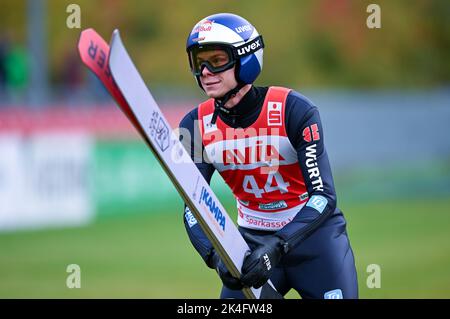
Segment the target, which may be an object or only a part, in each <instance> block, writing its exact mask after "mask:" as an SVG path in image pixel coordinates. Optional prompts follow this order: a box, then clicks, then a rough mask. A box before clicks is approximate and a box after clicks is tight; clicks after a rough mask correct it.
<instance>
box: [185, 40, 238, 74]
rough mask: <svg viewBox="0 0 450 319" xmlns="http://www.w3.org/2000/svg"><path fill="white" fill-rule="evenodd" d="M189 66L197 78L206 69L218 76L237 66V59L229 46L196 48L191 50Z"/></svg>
mask: <svg viewBox="0 0 450 319" xmlns="http://www.w3.org/2000/svg"><path fill="white" fill-rule="evenodd" d="M189 64H190V66H191V71H192V73H194V75H195V76H200V75H201V74H202V72H203V69H204V68H205V67H206V68H207V69H208V70H209V71H210V72H211V73H214V74H216V73H220V72H223V71H226V70H229V69H231V68H232V67H233V66H234V65H235V64H236V58H235V56H234V52H233V49H232V48H231V47H229V46H225V45H204V46H196V47H193V48H192V49H190V50H189Z"/></svg>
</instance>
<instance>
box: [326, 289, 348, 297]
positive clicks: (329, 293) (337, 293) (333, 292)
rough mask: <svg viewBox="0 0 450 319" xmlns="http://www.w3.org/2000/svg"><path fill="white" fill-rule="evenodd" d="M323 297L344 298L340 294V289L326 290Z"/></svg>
mask: <svg viewBox="0 0 450 319" xmlns="http://www.w3.org/2000/svg"><path fill="white" fill-rule="evenodd" d="M323 298H324V299H344V296H343V295H342V290H341V289H334V290H330V291H327V292H326V293H324V295H323Z"/></svg>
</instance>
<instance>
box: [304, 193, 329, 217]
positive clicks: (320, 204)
mask: <svg viewBox="0 0 450 319" xmlns="http://www.w3.org/2000/svg"><path fill="white" fill-rule="evenodd" d="M327 204H328V200H327V199H326V198H325V197H323V196H320V195H313V196H312V197H311V198H310V199H309V201H308V203H306V206H309V207H312V208H314V209H315V210H317V211H318V212H319V213H321V214H322V213H323V210H324V209H325V206H327Z"/></svg>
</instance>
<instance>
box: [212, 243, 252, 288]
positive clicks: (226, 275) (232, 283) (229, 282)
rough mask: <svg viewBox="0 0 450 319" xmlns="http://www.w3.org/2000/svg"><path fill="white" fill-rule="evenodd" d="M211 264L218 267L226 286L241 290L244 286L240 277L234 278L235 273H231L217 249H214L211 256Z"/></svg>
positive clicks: (215, 267) (217, 269)
mask: <svg viewBox="0 0 450 319" xmlns="http://www.w3.org/2000/svg"><path fill="white" fill-rule="evenodd" d="M211 265H212V266H213V268H214V269H216V271H217V273H218V274H219V277H220V279H221V280H222V283H223V284H224V286H225V287H227V288H230V289H232V290H240V289H242V288H243V287H244V285H243V284H242V283H241V281H240V280H239V279H238V278H234V277H233V275H231V273H230V272H229V271H228V269H227V267H226V266H225V264H224V263H223V262H222V259H220V257H219V255H218V254H217V253H216V252H215V251H213V253H212V256H211Z"/></svg>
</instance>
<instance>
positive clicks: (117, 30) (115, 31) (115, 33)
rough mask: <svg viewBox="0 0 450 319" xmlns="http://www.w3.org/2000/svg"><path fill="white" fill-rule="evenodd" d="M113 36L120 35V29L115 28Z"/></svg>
mask: <svg viewBox="0 0 450 319" xmlns="http://www.w3.org/2000/svg"><path fill="white" fill-rule="evenodd" d="M112 36H113V37H120V31H119V29H114V31H113V34H112Z"/></svg>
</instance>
